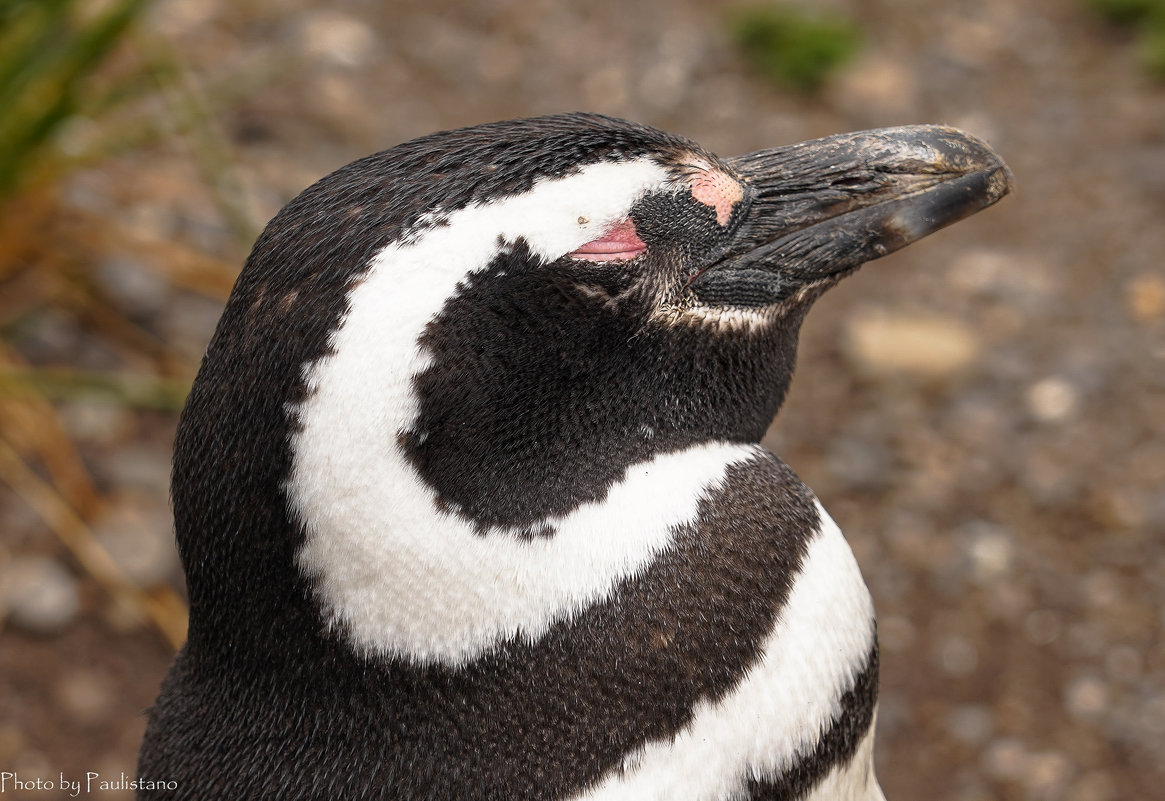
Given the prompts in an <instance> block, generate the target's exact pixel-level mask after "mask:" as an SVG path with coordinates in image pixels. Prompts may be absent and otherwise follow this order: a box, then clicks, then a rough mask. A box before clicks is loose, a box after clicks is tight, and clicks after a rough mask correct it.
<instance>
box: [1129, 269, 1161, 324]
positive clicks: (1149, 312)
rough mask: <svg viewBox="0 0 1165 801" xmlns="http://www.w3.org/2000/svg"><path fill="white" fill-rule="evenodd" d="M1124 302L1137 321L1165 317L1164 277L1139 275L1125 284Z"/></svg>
mask: <svg viewBox="0 0 1165 801" xmlns="http://www.w3.org/2000/svg"><path fill="white" fill-rule="evenodd" d="M1125 304H1126V305H1127V306H1128V309H1129V314H1131V315H1132V317H1133V319H1135V320H1137V321H1138V322H1142V323H1147V322H1149V321H1151V320H1157V319H1159V318H1161V317H1165V278H1162V277H1161V276H1159V275H1139V276H1137V277H1136V278H1134V279H1132V280H1131V281H1129V283H1128V284H1127V285H1126V286H1125Z"/></svg>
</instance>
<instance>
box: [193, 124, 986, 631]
mask: <svg viewBox="0 0 1165 801" xmlns="http://www.w3.org/2000/svg"><path fill="white" fill-rule="evenodd" d="M1008 188H1009V174H1008V172H1007V170H1006V167H1004V166H1003V164H1002V162H1001V161H999V159H998V158H997V157H995V155H994V154H993V153H992V152H991V151H990V150H989V149H988V148H987V147H986V146H985V145H983V144H982V143H980V142H978V141H977V140H974V139H973V138H971V137H969V136H967V135H965V134H962V133H960V132H958V131H955V130H954V129H950V128H942V127H931V126H916V127H908V128H897V129H887V130H882V131H871V132H864V133H858V134H848V135H842V136H835V137H830V138H827V139H822V140H816V141H813V142H807V143H803V144H799V145H792V146H787V147H780V148H775V149H771V150H765V151H761V152H758V153H753V154H749V155H745V156H740V157H737V158H730V159H720V158H717V157H716V156H714V155H712V154H711V153H708V152H707V151H705V150H704V149H702V148H701V147H700V146H698V145H697V144H695V143H693V142H690V141H688V140H686V139H683V138H680V137H677V136H673V135H670V134H666V133H663V132H660V131H657V130H654V129H652V128H647V127H644V126H640V125H635V124H632V123H628V122H623V121H620V120H614V119H610V118H606V117H601V116H596V115H584V114H574V115H564V116H554V117H544V118H537V119H532V120H519V121H509V122H502V123H495V124H490V125H482V126H477V127H473V128H467V129H462V130H457V131H450V132H444V133H439V134H434V135H432V136H428V137H425V138H422V139H418V140H415V141H413V142H409V143H406V144H403V145H400V146H398V147H395V148H393V149H390V150H388V151H385V152H383V153H379V154H376V155H374V156H370V157H368V158H365V159H362V160H359V161H357V162H354V163H353V164H350V165H348V166H347V167H344V168H342V169H340V170H339V171H337V172H335V173H333V174H332V175H330V176H328V177H326V178H324V179H322V180H321V181H320V182H319V183H317V184H315V185H314V186H312V187H310V188H309V189H307V190H306V191H305V192H304V193H302V194H301V195H300V196H299V197H297V198H296V199H295V200H293V201H292V202H291V203H290V204H288V205H287V206H286V207H285V208H284V209H283V210H282V211H281V212H280V213H279V214H278V215H277V216H276V217H275V218H274V219H273V220H272V221H271V223H270V224H269V225H268V227H267V229H266V230H265V231H264V233H263V234H262V236H261V237H260V239H259V241H258V242H257V243H256V245H255V248H254V250H253V252H252V254H251V256H250V258H249V259H248V262H247V264H246V266H245V268H244V270H243V272H242V274H241V275H240V277H239V279H238V282H237V284H236V286H235V289H234V291H233V293H232V295H231V298H230V300H229V301H228V304H227V307H226V309H225V311H224V314H223V317H222V320H221V322H220V324H219V327H218V329H217V331H216V333H215V336H214V339H213V340H212V342H211V345H210V347H209V348H208V351H207V355H206V358H205V360H204V363H203V366H202V369H201V371H200V374H199V376H198V379H197V380H196V382H195V386H194V389H193V391H192V394H191V397H190V400H189V402H188V406H187V409H186V410H185V412H184V415H183V419H182V422H181V425H180V429H179V435H178V441H177V447H176V456H175V473H174V505H175V515H176V519H177V527H178V537H179V543H180V547H181V550H182V553H183V558H184V563H185V565H186V569H187V574H188V579H189V583H190V591H191V602H192V636H194V635H193V632H195V631H196V630H197V629H202V630H207V629H208V627H207V626H201V624H200V622H199V621H200V620H203V619H209V615H210V613H211V611H212V610H216V609H221V608H224V607H229V606H236V607H237V606H238V603H239V598H238V597H236V596H237V595H238V593H239V592H240V591H239V590H238V587H240V586H244V585H248V586H250V587H251V588H252V590H251V591H252V593H257V594H258V595H261V596H262V597H264V598H266V599H267V603H266V606H265V607H264V608H268V609H269V610H270V614H271V615H273V616H276V617H277V616H278V615H279V612H278V610H279V609H286V608H289V607H292V606H295V605H296V604H298V603H299V601H298V600H295V599H302V598H304V597H307V596H310V595H311V593H310V591H308V590H305V587H308V586H309V585H311V584H312V583H313V582H317V583H318V582H319V581H320V580H321V579H320V575H321V573H322V572H325V571H324V569H323V568H321V567H320V566H319V565H320V564H321V563H322V562H321V560H323V561H326V559H325V556H324V555H323V554H325V552H327V550H328V548H329V545H328V542H329V540H328V538H327V532H329V531H333V530H338V529H343V530H346V531H350V532H358V534H357V535H356V536H357V539H359V538H363V539H362V540H361V541H362V542H365V544H367V546H368V548H369V549H371V550H373V551H375V550H376V549H377V548H379V547H381V546H380V544H379V543H380V540H379V539H378V538H380V537H381V532H382V531H383V530H384V529H385V527H386V526H388V527H390V528H391V527H396V529H406V528H410V527H411V528H413V529H418V530H422V529H423V530H432V529H434V528H440V526H442V525H456V526H467V527H468V528H469V530H472V531H474V532H476V533H477V535H478V536H481V537H488V536H490V535H491V534H497V533H498V532H502V533H504V535H505V536H507V537H510V538H513V539H516V540H519V541H527V542H531V541H537V540H539V539H540V538H543V539H545V538H547V537H550V536H551V535H552V533H553V527H554V521H555V520H556V519H560V518H562V516H564V515H567V514H570V513H571V512H572V511H573V510H577V509H578V508H580V506H582V505H585V504H588V503H598V502H601V501H602V500H603V499H604V498H605V497H606V495H607V493H608V492H609V491H610V489H611V487H612V486H614V485H615V484H616V483H617V482H619V481H620V480H622V479H623V477H624V476H625V475H626V474H627V471H628V470H629V469H630V468H632V466H634V465H639V464H643V463H644V462H646V461H647V460H650V459H652V458H653V457H656V456H658V455H660V454H667V453H673V452H677V451H680V450H682V449H685V448H690V447H692V446H695V445H699V444H701V443H712V442H729V443H748V442H756V441H757V440H759V439H760V437H761V436H762V435H763V433H764V431H765V429H766V427H767V426H768V424H769V423H770V421H771V420H772V418H773V416H774V415H775V413H776V411H777V409H778V408H779V406H780V404H781V402H782V400H783V398H784V396H785V393H786V390H787V388H788V384H789V381H790V378H791V375H792V370H793V364H794V360H795V352H796V342H797V333H798V330H799V327H800V323H801V320H802V318H803V316H804V314H805V312H806V311H807V310H808V308H809V306H810V305H811V304H812V302H813V301H814V300H815V299H816V298H817V297H818V296H819V295H820V294H821V293H822V292H824V291H825V290H826V289H827V288H828V287H830V286H832V285H833V284H835V283H836V282H837V281H838V280H840V278H841V277H843V276H845V275H847V274H849V273H851V272H853V271H854V270H855V269H857V268H858V267H859V266H860V265H861V264H862V263H864V262H866V261H869V260H871V259H874V258H878V257H880V256H882V255H885V254H886V253H889V252H891V251H893V250H896V249H898V248H900V247H902V246H904V245H906V244H908V243H910V242H912V241H914V240H917V239H918V238H920V237H922V236H925V235H926V234H928V233H930V232H932V231H934V230H936V229H938V228H940V227H942V226H944V225H946V224H949V223H951V222H954V221H955V220H958V219H961V218H962V217H965V216H967V215H969V214H971V213H973V212H974V211H977V210H979V209H981V208H983V207H985V206H987V205H990V204H991V203H993V202H995V201H996V200H998V199H999V198H1000V197H1001V196H1002V195H1003V194H1005V193H1006V192H1007V191H1008ZM386 487H388V488H390V489H386ZM386 521H388V522H386ZM396 529H394V530H396ZM433 536H439V535H436V534H434V535H433ZM409 547H411V546H409ZM355 554H356V552H355V551H353V552H351V553H348V554H347V555H346V556H345V557H344V558H346V559H356V560H358V559H359V557H358V556H356V555H355ZM422 561H423V559H422ZM240 573H242V574H244V575H250V576H252V577H254V576H262V577H265V578H264V579H263V581H262V584H263V586H264V587H265V589H263V590H262V591H258V590H256V589H255V586H256V584H257V583H259V582H258V580H257V579H256V580H251V579H248V580H247V581H242V580H241V579H240V577H239V574H240ZM232 575H233V577H232ZM289 575H290V576H292V577H291V578H288V576H289ZM353 581H354V582H355V583H356V584H359V583H360V582H359V581H356V580H353ZM364 581H365V583H375V582H373V581H372V580H371V579H367V578H366V579H365V580H364ZM357 595H358V593H357ZM248 597H252V596H248ZM355 597H356V596H353V597H352V598H355ZM352 598H349V601H348V602H349V603H356V601H355V600H352ZM263 606H264V605H263V604H261V603H257V602H255V601H254V600H253V598H252V601H251V602H250V607H249V608H251V609H253V610H254V609H258V608H259V607H263ZM256 614H257V613H256Z"/></svg>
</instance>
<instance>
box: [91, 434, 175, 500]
mask: <svg viewBox="0 0 1165 801" xmlns="http://www.w3.org/2000/svg"><path fill="white" fill-rule="evenodd" d="M105 468H106V470H107V471H108V478H109V481H110V483H111V484H113V485H114V486H117V487H131V488H134V489H140V490H146V491H148V492H150V493H152V494H155V495H157V496H158V497H164V496H165V494H166V493H167V492H168V491H169V489H170V457H169V454H168V453H167V452H166V451H164V450H162V449H160V448H150V447H146V446H144V445H131V446H127V447H124V448H118V449H116V450H115V451H113V452H112V453H110V454H109V456H108V458H107V459H106V462H105Z"/></svg>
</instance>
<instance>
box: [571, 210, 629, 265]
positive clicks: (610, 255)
mask: <svg viewBox="0 0 1165 801" xmlns="http://www.w3.org/2000/svg"><path fill="white" fill-rule="evenodd" d="M646 251H647V245H646V244H644V242H643V240H642V239H640V238H639V234H638V233H637V232H636V230H635V223H633V222H631V220H626V219H625V220H622V221H620V222H619V223H618V224H616V225H615V227H614V228H612V229H611V230H609V231H607V232H606V233H605V234H603V236H601V237H600V238H598V239H596V240H594V241H592V242H587V243H586V244H585V245H583V246H582V247H581V248H579V249H578V250H576V251H573V252H572V253H571V254H570V257H571V258H572V259H584V260H586V261H629V260H631V259H634V258H635V257H636V256H639V255H640V254H642V253H645V252H646Z"/></svg>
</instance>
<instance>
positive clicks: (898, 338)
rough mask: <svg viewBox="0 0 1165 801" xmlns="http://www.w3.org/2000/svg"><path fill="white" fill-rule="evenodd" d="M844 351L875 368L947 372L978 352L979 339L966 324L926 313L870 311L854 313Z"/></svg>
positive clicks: (877, 370)
mask: <svg viewBox="0 0 1165 801" xmlns="http://www.w3.org/2000/svg"><path fill="white" fill-rule="evenodd" d="M845 346H846V353H847V355H848V356H849V357H850V359H851V360H852V361H854V362H855V364H856V365H857V366H858V367H862V368H865V369H867V370H870V371H872V372H875V373H910V374H914V375H921V376H944V375H950V374H952V373H955V372H958V371H959V370H962V369H964V368H966V367H968V366H969V365H971V364H972V363H974V362H975V361H976V360H977V359H978V357H979V352H980V349H981V346H980V343H979V339H978V337H977V336H976V335H975V333H974V332H973V331H972V330H971V329H970V328H969V327H968V326H966V325H963V324H962V323H959V322H956V321H954V320H950V319H946V318H942V317H935V316H930V315H923V314H909V313H895V314H890V313H884V312H883V313H866V314H856V315H854V316H853V317H852V318H850V320H849V323H848V325H847V328H846V335H845Z"/></svg>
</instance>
